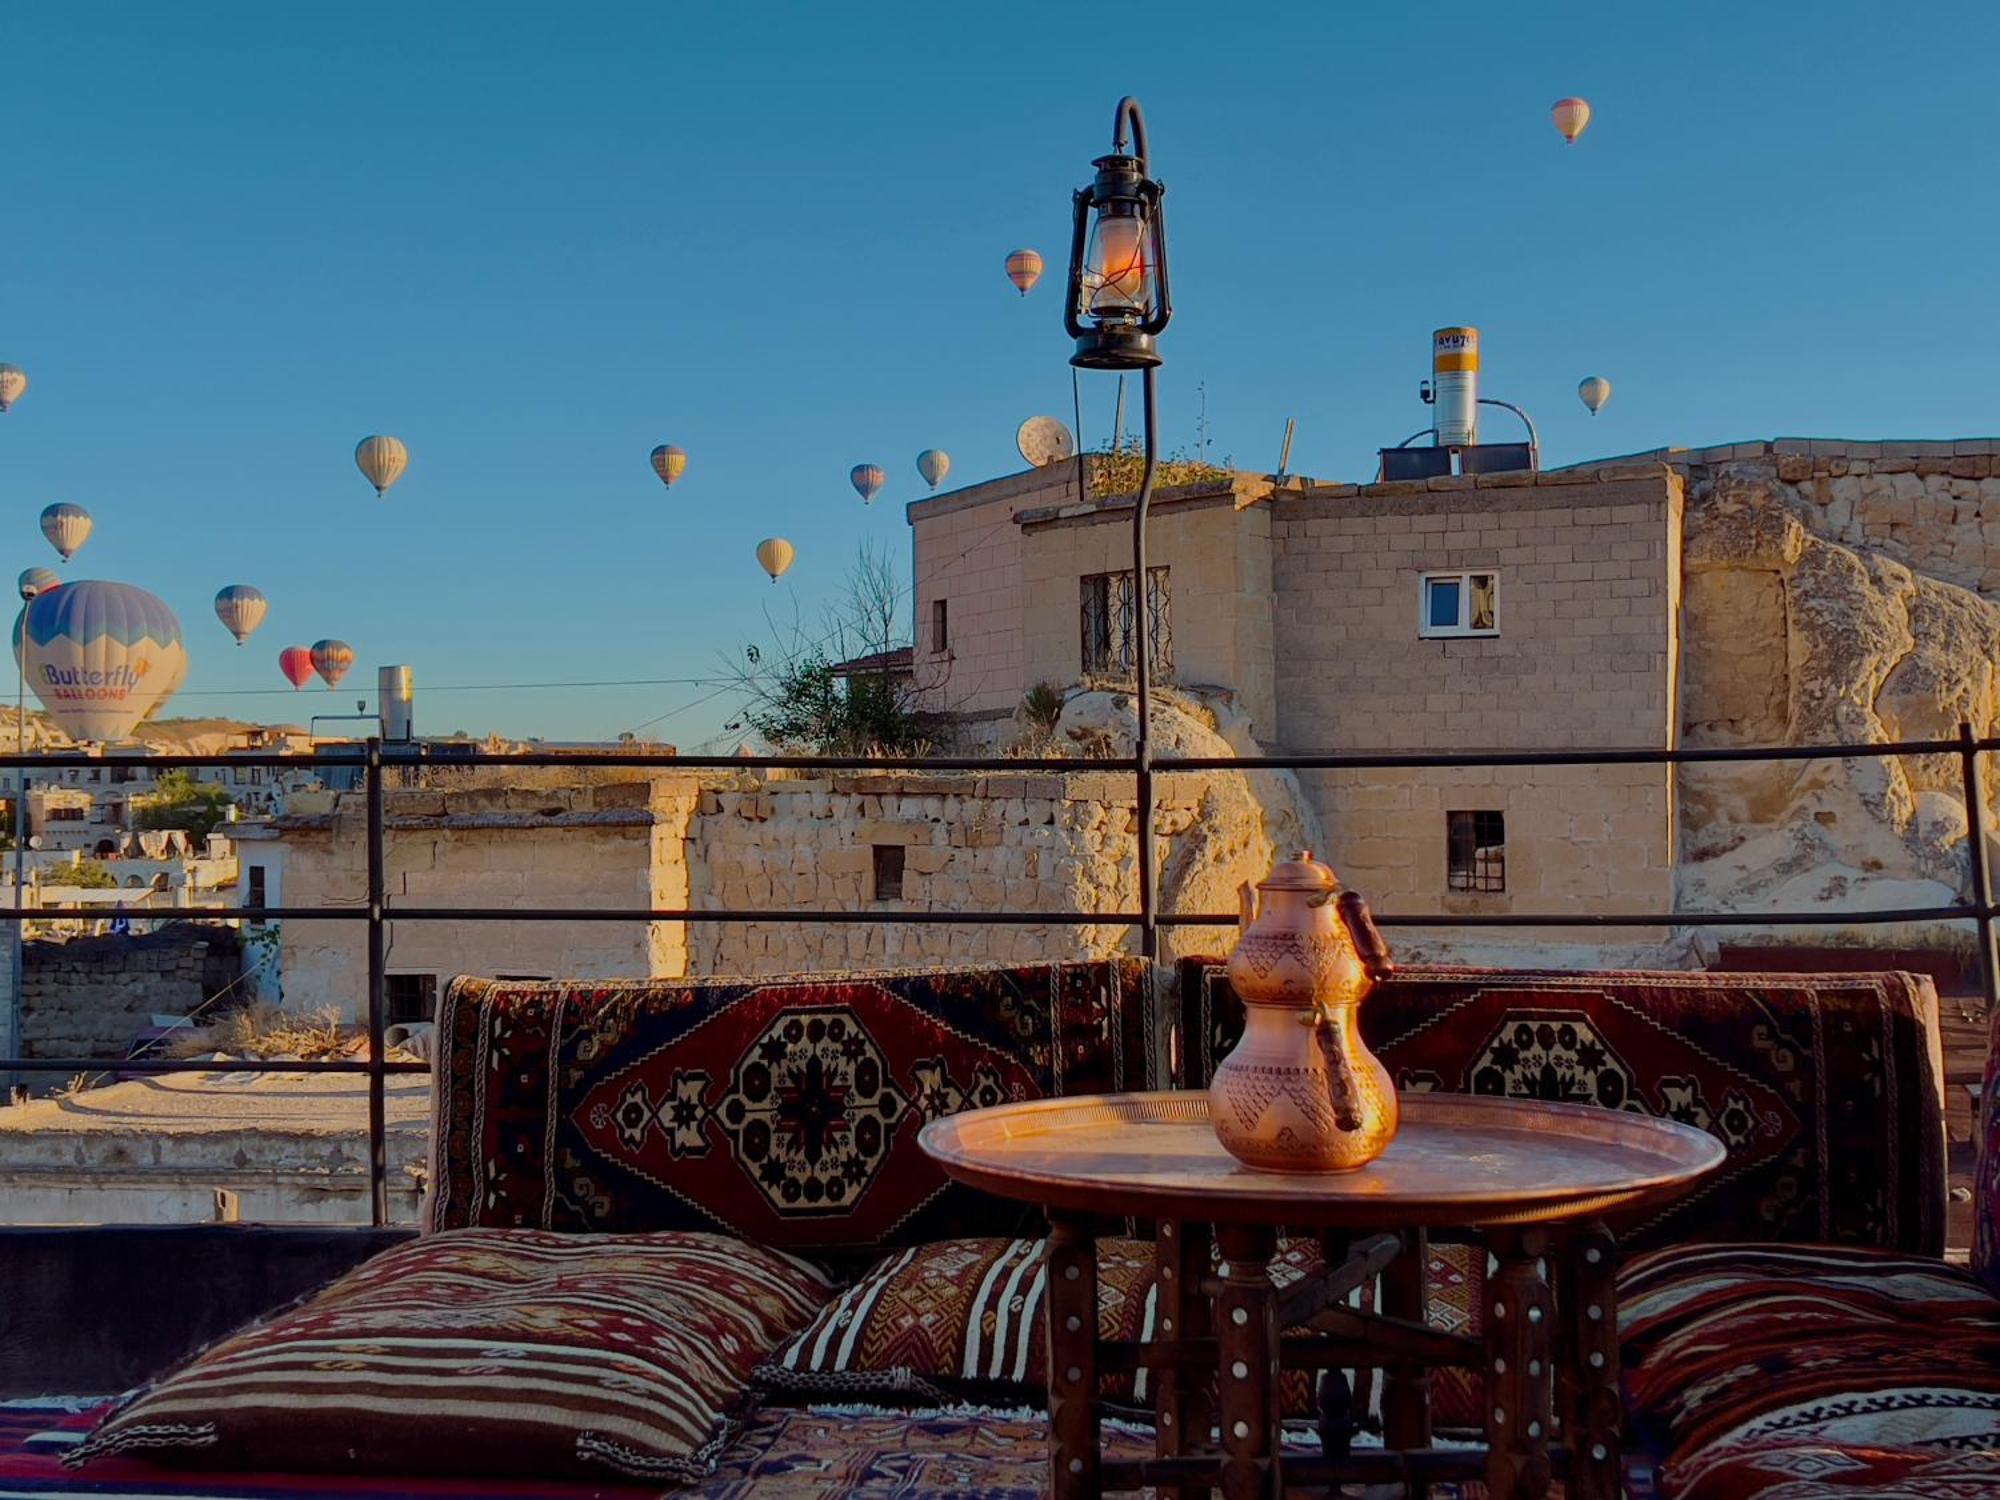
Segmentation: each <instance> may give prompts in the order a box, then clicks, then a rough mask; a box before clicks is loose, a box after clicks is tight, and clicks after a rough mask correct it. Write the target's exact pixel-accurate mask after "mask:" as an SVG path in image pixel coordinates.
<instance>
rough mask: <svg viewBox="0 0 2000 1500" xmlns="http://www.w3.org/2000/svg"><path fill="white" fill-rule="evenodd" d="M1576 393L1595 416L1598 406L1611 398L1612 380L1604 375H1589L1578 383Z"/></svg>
mask: <svg viewBox="0 0 2000 1500" xmlns="http://www.w3.org/2000/svg"><path fill="white" fill-rule="evenodd" d="M1576 393H1577V395H1578V396H1579V397H1580V398H1581V399H1582V401H1583V404H1584V405H1585V406H1587V407H1589V408H1590V414H1591V415H1592V416H1593V417H1594V416H1596V415H1597V409H1598V407H1600V406H1602V405H1603V404H1604V403H1605V402H1607V401H1609V400H1610V399H1611V382H1610V381H1608V380H1606V379H1605V378H1604V377H1603V376H1602V375H1591V376H1587V377H1585V378H1584V379H1582V380H1579V381H1578V382H1577V383H1576Z"/></svg>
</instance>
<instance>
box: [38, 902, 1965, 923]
mask: <svg viewBox="0 0 2000 1500" xmlns="http://www.w3.org/2000/svg"><path fill="white" fill-rule="evenodd" d="M110 912H111V909H110V908H101V909H100V908H96V907H66V906H34V907H22V906H4V907H0V928H4V927H5V926H6V924H7V923H9V922H24V921H40V920H43V919H58V920H60V919H64V918H69V919H75V918H79V917H88V916H106V915H109V914H110ZM1980 914H1981V909H1980V907H1979V906H1978V905H1977V904H1975V903H1967V902H1960V903H1958V904H1956V905H1953V906H1905V907H1893V908H1888V909H1884V910H1879V911H1852V912H1851V911H1759V912H1722V911H1669V912H1657V911H1636V912H1497V913H1496V912H1477V913H1474V912H1468V913H1465V914H1463V915H1459V916H1453V915H1450V914H1448V913H1437V912H1424V913H1412V914H1410V915H1408V916H1398V915H1396V914H1394V913H1389V912H1382V913H1376V914H1374V915H1375V922H1376V925H1377V926H1381V927H1738V926H1740V927H1838V926H1841V925H1843V924H1845V923H1849V922H1854V923H1861V924H1871V923H1884V922H1887V923H1900V922H1956V921H1968V920H1972V919H1976V918H1977V917H1978V916H1979V915H1980ZM122 915H123V916H125V917H127V918H129V919H133V920H140V921H147V920H151V921H160V922H168V921H195V920H201V921H217V922H226V921H237V920H242V921H258V920H265V919H277V918H285V919H288V920H292V921H305V922H319V921H350V922H352V921H362V922H365V921H367V920H368V910H367V908H366V907H358V906H271V907H249V906H166V907H160V908H158V909H157V910H149V909H147V908H143V907H132V908H127V909H126V910H125V911H124V912H123V913H122ZM382 915H383V917H384V918H385V919H386V920H388V921H391V922H796V923H812V922H818V923H824V924H832V925H847V926H851V925H856V924H863V925H865V924H875V925H880V926H885V927H886V926H892V925H894V924H897V923H904V924H909V925H915V926H928V927H1006V926H1021V927H1050V926H1055V927H1137V926H1138V925H1139V923H1140V917H1139V915H1138V914H1137V913H1136V912H1093V911H836V910H800V909H797V908H792V907H784V908H778V907H773V908H768V909H767V908H762V907H752V908H738V907H653V908H644V907H601V906H392V907H389V908H387V909H386V910H384V912H383V914H382ZM1986 915H1988V916H1994V917H2000V902H1995V903H1994V905H1993V906H1992V907H1991V908H1989V909H1988V910H1987V912H1986ZM1153 920H1154V921H1155V922H1157V923H1159V925H1160V926H1162V927H1233V926H1235V925H1236V923H1237V921H1238V920H1239V918H1238V917H1237V915H1236V913H1234V912H1161V913H1160V914H1158V915H1157V916H1155V917H1154V919H1153Z"/></svg>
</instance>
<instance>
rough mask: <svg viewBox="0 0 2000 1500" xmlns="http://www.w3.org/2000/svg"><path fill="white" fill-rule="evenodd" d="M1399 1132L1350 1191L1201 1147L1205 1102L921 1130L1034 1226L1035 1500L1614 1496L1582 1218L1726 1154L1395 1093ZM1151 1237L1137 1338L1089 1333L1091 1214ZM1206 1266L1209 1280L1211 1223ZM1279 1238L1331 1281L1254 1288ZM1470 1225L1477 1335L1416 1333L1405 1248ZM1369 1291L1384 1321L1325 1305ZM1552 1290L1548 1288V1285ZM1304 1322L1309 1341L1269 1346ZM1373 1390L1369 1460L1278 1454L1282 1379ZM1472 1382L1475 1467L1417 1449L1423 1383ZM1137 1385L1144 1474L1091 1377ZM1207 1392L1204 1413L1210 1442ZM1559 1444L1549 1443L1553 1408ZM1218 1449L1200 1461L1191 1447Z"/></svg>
mask: <svg viewBox="0 0 2000 1500" xmlns="http://www.w3.org/2000/svg"><path fill="white" fill-rule="evenodd" d="M1401 1104H1402V1128H1401V1130H1400V1131H1399V1132H1398V1134H1397V1136H1396V1139H1395V1141H1394V1142H1393V1143H1392V1144H1391V1145H1390V1147H1389V1149H1388V1151H1387V1153H1385V1154H1384V1155H1383V1156H1382V1157H1381V1158H1380V1159H1379V1160H1377V1161H1375V1162H1373V1163H1371V1164H1370V1165H1369V1166H1367V1167H1364V1168H1362V1169H1361V1170H1360V1171H1358V1172H1345V1173H1312V1174H1280V1173H1271V1172H1259V1171H1254V1170H1252V1169H1251V1168H1248V1167H1245V1166H1243V1165H1242V1164H1240V1163H1239V1162H1237V1161H1236V1159H1235V1158H1234V1157H1232V1156H1230V1155H1229V1154H1228V1153H1227V1152H1225V1151H1224V1150H1223V1149H1222V1146H1221V1144H1220V1143H1219V1142H1218V1141H1217V1140H1216V1138H1215V1134H1214V1132H1213V1131H1212V1130H1211V1129H1210V1127H1209V1123H1208V1096H1207V1095H1206V1094H1202V1093H1148V1094H1106V1095H1098V1096H1095V1097H1081V1098H1070V1099H1042V1100H1034V1101H1031V1102H1028V1103H1022V1104H1003V1105H999V1106H997V1107H994V1108H991V1109H980V1110H971V1111H968V1112H966V1113H964V1114H958V1115H951V1116H947V1117H946V1118H943V1119H940V1120H934V1121H932V1122H931V1123H930V1124H928V1125H926V1126H925V1127H924V1130H923V1133H922V1135H921V1137H920V1140H921V1143H922V1145H923V1147H924V1149H925V1150H926V1151H928V1152H929V1153H930V1154H931V1155H932V1156H933V1157H935V1158H936V1159H937V1160H938V1162H939V1163H940V1164H941V1165H942V1166H943V1167H944V1169H945V1171H946V1172H948V1173H949V1174H950V1175H951V1176H952V1177H954V1178H956V1179H958V1180H959V1181H961V1182H965V1183H969V1184H971V1185H972V1186H974V1187H977V1188H981V1189H984V1190H985V1191H987V1192H991V1193H996V1194H999V1195H1000V1196H1002V1197H1006V1198H1014V1199H1020V1200H1025V1201H1027V1202H1031V1203H1038V1204H1040V1205H1042V1206H1043V1207H1044V1208H1045V1209H1046V1210H1047V1211H1048V1214H1049V1222H1050V1234H1049V1247H1048V1262H1047V1264H1048V1278H1049V1283H1048V1287H1049V1289H1048V1296H1047V1297H1046V1298H1045V1299H1044V1306H1045V1309H1046V1315H1047V1332H1048V1343H1047V1348H1048V1351H1049V1444H1050V1478H1051V1490H1052V1492H1053V1494H1054V1495H1055V1496H1056V1497H1058V1500H1072V1497H1080V1496H1094V1495H1098V1494H1101V1493H1103V1492H1104V1491H1105V1490H1119V1489H1136V1488H1140V1487H1142V1486H1154V1487H1157V1488H1158V1489H1159V1490H1160V1491H1161V1492H1162V1493H1163V1494H1169V1495H1176V1496H1188V1495H1194V1494H1199V1493H1205V1492H1206V1491H1208V1490H1209V1489H1210V1488H1211V1487H1212V1486H1215V1485H1218V1484H1219V1485H1220V1487H1221V1489H1222V1492H1223V1494H1224V1495H1225V1496H1226V1497H1228V1500H1272V1497H1276V1496H1278V1495H1279V1494H1281V1493H1282V1492H1283V1490H1284V1487H1285V1486H1286V1485H1288V1484H1291V1485H1300V1484H1326V1485H1333V1484H1340V1483H1356V1482H1375V1483H1382V1482H1390V1483H1402V1484H1404V1485H1407V1486H1408V1487H1410V1489H1411V1490H1412V1492H1414V1493H1418V1494H1421V1493H1422V1492H1423V1486H1424V1485H1425V1484H1427V1483H1431V1482H1442V1481H1446V1480H1450V1479H1456V1478H1470V1477H1483V1478H1484V1479H1485V1481H1486V1483H1487V1486H1488V1488H1489V1491H1490V1492H1491V1494H1492V1495H1493V1496H1494V1497H1495V1500H1506V1497H1510V1496H1539V1495H1543V1494H1546V1493H1547V1492H1548V1488H1549V1485H1550V1482H1551V1479H1552V1478H1553V1476H1554V1473H1555V1471H1556V1469H1557V1468H1558V1467H1560V1468H1561V1469H1562V1471H1563V1472H1564V1475H1565V1477H1566V1482H1567V1485H1568V1493H1569V1494H1570V1495H1571V1496H1573V1497H1577V1500H1611V1497H1615V1496H1616V1495H1617V1494H1618V1493H1619V1472H1620V1467H1619V1448H1618V1444H1619V1430H1620V1427H1621V1425H1622V1420H1623V1407H1622V1403H1621V1401H1620V1397H1619V1392H1618V1333H1617V1305H1616V1301H1615V1276H1616V1271H1617V1264H1616V1248H1617V1247H1616V1242H1615V1240H1614V1239H1613V1237H1612V1234H1611V1232H1610V1230H1609V1229H1608V1228H1607V1227H1606V1225H1605V1222H1604V1219H1603V1217H1602V1216H1603V1215H1605V1214H1607V1213H1611V1212H1613V1211H1632V1210H1638V1209H1643V1208H1645V1207H1646V1206H1648V1205H1650V1204H1653V1203H1657V1202H1661V1201H1664V1200H1665V1199H1667V1198H1669V1197H1672V1196H1673V1195H1675V1194H1678V1193H1680V1192H1682V1191H1684V1190H1686V1189H1687V1188H1688V1187H1689V1186H1690V1185H1691V1184H1692V1183H1694V1182H1695V1180H1696V1179H1698V1178H1700V1177H1701V1176H1703V1175H1704V1174H1705V1173H1708V1172H1710V1171H1713V1170H1714V1169H1715V1168H1716V1167H1717V1166H1719V1165H1720V1164H1721V1162H1722V1159H1723V1155H1724V1152H1723V1147H1722V1145H1721V1143H1720V1142H1719V1141H1717V1140H1716V1139H1715V1138H1714V1137H1713V1136H1710V1135H1708V1134H1706V1133H1705V1132H1703V1131H1700V1130H1696V1129H1694V1128H1692V1127H1691V1126H1686V1125H1679V1124H1675V1123H1673V1122H1672V1121H1668V1120H1658V1119H1653V1118H1651V1117H1649V1116H1645V1115H1637V1114H1628V1113H1622V1112H1618V1111H1614V1110H1606V1109H1598V1108H1594V1107H1591V1106H1587V1105H1575V1104H1544V1103H1540V1102H1536V1101H1533V1100H1519V1099H1495V1098H1484V1097H1477V1096H1469V1095H1457V1094H1431V1093H1406V1094H1403V1095H1402V1096H1401ZM1120 1215H1131V1216H1135V1217H1139V1218H1147V1219H1152V1220H1155V1221H1157V1223H1158V1226H1159V1228H1158V1252H1159V1260H1158V1267H1157V1270H1156V1272H1155V1275H1156V1277H1157V1278H1158V1280H1157V1285H1156V1291H1157V1322H1156V1326H1157V1327H1158V1330H1159V1337H1158V1338H1156V1339H1154V1340H1152V1341H1149V1342H1146V1343H1122V1344H1121V1343H1114V1342H1109V1341H1105V1340H1102V1339H1100V1338H1099V1337H1098V1328H1097V1316H1096V1312H1097V1255H1096V1245H1095V1228H1094V1221H1095V1220H1098V1219H1101V1218H1105V1217H1117V1216H1120ZM1210 1225H1213V1226H1214V1231H1215V1236H1216V1239H1217V1241H1218V1242H1219V1246H1220V1251H1221V1256H1222V1264H1221V1266H1220V1267H1219V1268H1216V1271H1215V1274H1211V1268H1210V1266H1209V1264H1208V1263H1207V1255H1206V1249H1207V1241H1208V1235H1209V1231H1208V1226H1210ZM1280 1226H1283V1227H1285V1228H1286V1229H1288V1230H1291V1231H1294V1232H1300V1231H1317V1232H1319V1233H1320V1235H1321V1237H1322V1240H1323V1241H1324V1242H1325V1244H1326V1247H1327V1249H1328V1252H1329V1257H1328V1261H1329V1266H1330V1268H1331V1269H1330V1271H1329V1273H1328V1274H1327V1275H1325V1276H1323V1277H1318V1278H1315V1279H1313V1280H1312V1281H1311V1282H1310V1283H1308V1284H1301V1285H1296V1286H1291V1287H1287V1288H1285V1289H1284V1290H1283V1291H1282V1292H1281V1291H1278V1290H1277V1289H1276V1288H1274V1287H1273V1285H1272V1283H1271V1278H1270V1275H1269V1270H1268V1266H1269V1262H1270V1259H1271V1256H1272V1254H1273V1252H1274V1250H1275V1248H1276V1243H1277V1234H1278V1229H1279V1227H1280ZM1446 1227H1449V1228H1454V1229H1472V1230H1477V1231H1479V1232H1481V1234H1482V1235H1483V1236H1484V1239H1485V1243H1486V1246H1487V1249H1488V1252H1489V1253H1490V1254H1491V1255H1492V1256H1493V1257H1494V1258H1495V1260H1496V1261H1497V1268H1496V1269H1495V1270H1494V1271H1493V1272H1492V1273H1491V1274H1490V1275H1489V1276H1488V1279H1487V1284H1486V1294H1485V1295H1486V1306H1485V1308H1484V1314H1485V1316H1484V1319H1483V1322H1484V1335H1483V1337H1482V1338H1481V1339H1472V1338H1469V1337H1466V1336H1463V1335H1459V1334H1452V1333H1446V1332H1443V1331H1440V1330H1437V1329H1432V1328H1430V1327H1428V1326H1427V1325H1426V1324H1425V1323H1424V1318H1423V1312H1424V1307H1423V1252H1424V1232H1425V1231H1426V1230H1428V1229H1434V1228H1446ZM1378 1272H1379V1273H1380V1274H1381V1276H1382V1284H1383V1297H1382V1303H1383V1306H1382V1311H1380V1312H1377V1313H1363V1312H1357V1311H1355V1310H1353V1309H1350V1308H1348V1307H1347V1306H1346V1305H1345V1301H1344V1299H1345V1297H1346V1295H1347V1294H1348V1293H1349V1292H1351V1291H1352V1290H1354V1288H1355V1287H1357V1286H1359V1285H1361V1284H1362V1283H1363V1282H1364V1281H1367V1280H1370V1279H1372V1278H1373V1277H1374V1276H1375V1275H1376V1274H1377V1273H1378ZM1551 1279H1553V1281H1554V1285H1551V1284H1550V1282H1551ZM1302 1323H1303V1324H1306V1325H1308V1326H1309V1327H1310V1328H1311V1329H1312V1332H1311V1333H1310V1334H1309V1335H1302V1336H1296V1337H1294V1336H1286V1337H1285V1338H1283V1339H1281V1338H1280V1336H1279V1329H1281V1328H1292V1327H1295V1326H1297V1325H1299V1324H1302ZM1281 1360H1282V1363H1284V1364H1286V1365H1295V1366H1300V1367H1306V1368H1318V1369H1328V1368H1331V1369H1336V1370H1337V1369H1339V1368H1340V1367H1342V1366H1346V1365H1361V1366H1379V1367H1381V1368H1382V1369H1383V1371H1384V1388H1383V1426H1384V1438H1385V1441H1386V1443H1387V1444H1388V1446H1387V1447H1386V1448H1384V1449H1382V1450H1356V1451H1352V1452H1346V1451H1341V1450H1342V1449H1343V1448H1344V1444H1339V1443H1336V1444H1335V1445H1334V1446H1333V1448H1332V1449H1330V1450H1329V1451H1328V1452H1325V1453H1323V1454H1321V1455H1319V1456H1316V1457H1311V1458H1306V1459H1296V1458H1281V1457H1280V1453H1279V1418H1280V1408H1279V1384H1278V1371H1279V1367H1280V1363H1281ZM1439 1365H1465V1366H1470V1367H1472V1368H1474V1369H1477V1370H1479V1371H1481V1372H1482V1374H1483V1377H1484V1382H1485V1390H1486V1401H1485V1407H1486V1444H1487V1446H1486V1449H1485V1451H1484V1452H1483V1453H1482V1452H1479V1451H1476V1450H1474V1451H1467V1450H1463V1449H1439V1448H1434V1447H1432V1446H1431V1445H1430V1417H1429V1406H1428V1396H1427V1391H1428V1384H1427V1371H1428V1370H1429V1369H1430V1368H1431V1367H1433V1366H1439ZM1142 1367H1143V1368H1147V1369H1150V1370H1152V1371H1153V1372H1154V1377H1155V1382H1156V1383H1155V1401H1154V1417H1155V1421H1156V1423H1157V1427H1156V1453H1157V1455H1158V1456H1157V1457H1156V1458H1153V1459H1124V1460H1110V1459H1106V1458H1104V1457H1103V1455H1102V1453H1101V1451H1100V1444H1099V1430H1098V1407H1097V1402H1096V1388H1097V1378H1098V1376H1099V1375H1100V1374H1103V1373H1110V1372H1114V1371H1131V1370H1135V1369H1138V1368H1142ZM1211 1375H1213V1376H1214V1377H1215V1379H1216V1384H1217V1388H1218V1390H1219V1392H1220V1402H1219V1407H1220V1410H1219V1412H1217V1413H1214V1414H1213V1415H1214V1416H1215V1417H1217V1418H1219V1420H1216V1421H1215V1422H1214V1423H1213V1429H1212V1428H1211V1412H1210V1410H1209V1406H1210V1401H1209V1394H1208V1383H1209V1378H1210V1377H1211ZM1558 1394H1560V1397H1561V1400H1562V1413H1563V1419H1562V1437H1563V1441H1562V1442H1561V1443H1560V1444H1558V1443H1556V1442H1555V1441H1554V1429H1555V1427H1556V1426H1557V1423H1556V1402H1557V1398H1558ZM1211 1430H1214V1431H1215V1432H1217V1433H1219V1436H1220V1445H1219V1451H1216V1450H1215V1448H1214V1446H1213V1445H1212V1444H1211V1443H1210V1442H1209V1434H1210V1432H1211Z"/></svg>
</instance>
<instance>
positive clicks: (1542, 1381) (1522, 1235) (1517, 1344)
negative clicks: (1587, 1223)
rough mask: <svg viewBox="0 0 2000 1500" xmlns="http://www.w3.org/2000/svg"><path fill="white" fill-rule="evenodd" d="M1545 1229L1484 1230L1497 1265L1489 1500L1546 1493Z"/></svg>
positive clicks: (1489, 1382) (1490, 1305)
mask: <svg viewBox="0 0 2000 1500" xmlns="http://www.w3.org/2000/svg"><path fill="white" fill-rule="evenodd" d="M1548 1248H1549V1236H1548V1232H1547V1231H1546V1230H1543V1229H1539V1228H1534V1227H1528V1228H1498V1229H1492V1230H1489V1231H1487V1249H1488V1251H1489V1252H1490V1253H1491V1254H1492V1256H1493V1257H1494V1258H1495V1260H1496V1261H1498V1265H1497V1266H1496V1267H1495V1268H1494V1270H1493V1271H1492V1272H1491V1273H1489V1275H1488V1276H1487V1279H1486V1306H1485V1309H1484V1312H1485V1324H1486V1339H1485V1343H1486V1351H1485V1352H1486V1369H1485V1372H1484V1375H1485V1390H1486V1444H1487V1454H1486V1488H1487V1491H1488V1493H1489V1494H1490V1495H1491V1496H1492V1500H1517V1497H1526V1500H1539V1497H1540V1496H1543V1495H1546V1494H1548V1492H1549V1478H1550V1470H1549V1425H1550V1422H1551V1420H1552V1418H1553V1416H1554V1401H1553V1392H1552V1389H1551V1386H1552V1380H1553V1366H1554V1362H1555V1361H1554V1355H1553V1350H1554V1333H1555V1299H1554V1297H1553V1296H1551V1294H1550V1291H1549V1285H1548V1282H1547V1281H1546V1280H1544V1279H1543V1276H1542V1270H1541V1265H1540V1260H1541V1257H1542V1256H1544V1255H1545V1254H1547V1253H1548Z"/></svg>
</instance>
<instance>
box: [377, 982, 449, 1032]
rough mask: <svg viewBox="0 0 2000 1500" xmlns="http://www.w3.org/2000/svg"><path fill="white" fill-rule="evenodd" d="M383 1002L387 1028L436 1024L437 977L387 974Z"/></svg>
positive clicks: (384, 1020)
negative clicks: (413, 1023) (423, 1023)
mask: <svg viewBox="0 0 2000 1500" xmlns="http://www.w3.org/2000/svg"><path fill="white" fill-rule="evenodd" d="M382 998H383V1000H384V1001H385V1002H386V1004H385V1010H386V1014H385V1015H384V1016H383V1018H382V1019H383V1022H384V1023H385V1024H387V1025H390V1026H407V1025H409V1024H411V1023H412V1022H416V1021H429V1020H432V1019H433V1018H435V1016H436V1015H437V975H435V974H385V975H384V976H383V979H382Z"/></svg>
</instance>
